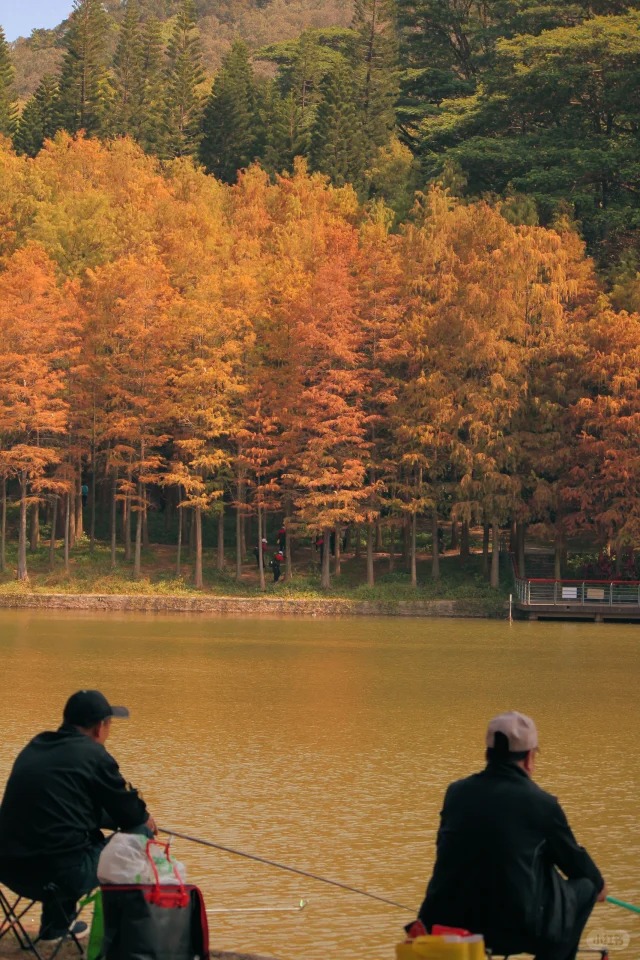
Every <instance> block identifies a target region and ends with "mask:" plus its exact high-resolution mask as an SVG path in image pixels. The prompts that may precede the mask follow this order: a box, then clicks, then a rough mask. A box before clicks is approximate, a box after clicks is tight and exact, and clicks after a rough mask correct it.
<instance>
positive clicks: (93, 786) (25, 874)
mask: <svg viewBox="0 0 640 960" xmlns="http://www.w3.org/2000/svg"><path fill="white" fill-rule="evenodd" d="M128 716H129V711H128V710H127V708H126V707H113V706H111V704H110V703H109V701H108V700H107V698H106V697H105V696H104V695H103V694H102V693H100V691H99V690H79V691H78V692H77V693H74V694H73V696H71V697H69V700H68V701H67V704H66V706H65V708H64V714H63V723H62V726H61V727H60V728H59V730H56V731H55V732H46V733H40V734H38V736H37V737H34V739H33V740H31V742H30V743H28V744H27V746H26V747H25V748H24V750H22V752H21V753H20V754H19V755H18V757H17V759H16V761H15V763H14V765H13V769H12V771H11V774H10V776H9V780H8V782H7V786H6V789H5V793H4V797H3V800H2V805H1V806H0V882H2V883H5V884H6V885H7V886H8V887H10V888H11V889H12V890H15V892H16V893H19V894H22V895H23V896H28V897H31V898H32V899H35V900H42V920H41V926H40V938H41V940H56V939H58V938H59V937H61V936H64V934H65V932H66V930H67V927H68V924H69V920H70V918H71V917H73V915H74V913H75V905H76V902H77V900H78V899H79V897H81V896H82V894H84V893H87V892H88V891H89V890H92V889H93V888H94V887H95V886H97V882H98V881H97V874H96V869H97V864H98V858H99V856H100V852H101V850H102V847H103V846H104V843H105V839H104V837H103V835H102V833H101V831H100V828H101V827H107V828H110V829H116V828H119V829H121V830H134V829H138V828H141V827H145V828H146V829H147V830H149V831H151V832H152V833H155V832H156V826H155V823H154V821H153V818H152V817H150V816H149V812H148V810H147V807H146V805H145V803H144V800H143V799H142V797H141V796H140V794H139V793H138V792H137V790H134V789H133V788H132V787H131V786H130V784H128V783H127V782H126V781H125V780H124V778H123V777H122V774H121V773H120V770H119V768H118V764H117V763H116V761H115V760H114V758H113V757H112V756H111V754H109V753H108V752H107V750H106V749H105V746H104V744H105V741H106V739H107V737H108V736H109V732H110V729H111V720H112V718H113V717H128ZM51 883H54V884H55V885H56V887H57V888H58V891H59V895H58V897H57V899H51V898H50V897H47V894H46V891H45V887H46V886H47V885H48V884H51Z"/></svg>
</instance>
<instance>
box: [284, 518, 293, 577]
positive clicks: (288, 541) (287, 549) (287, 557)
mask: <svg viewBox="0 0 640 960" xmlns="http://www.w3.org/2000/svg"><path fill="white" fill-rule="evenodd" d="M288 521H289V517H286V518H285V521H284V563H285V576H286V578H287V582H288V581H289V580H291V577H292V576H293V567H292V563H291V551H292V550H293V536H292V533H291V529H290V527H289V522H288Z"/></svg>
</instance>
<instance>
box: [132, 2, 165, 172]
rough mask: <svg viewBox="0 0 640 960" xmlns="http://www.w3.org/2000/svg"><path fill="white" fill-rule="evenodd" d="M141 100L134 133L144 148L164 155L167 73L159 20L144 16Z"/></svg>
mask: <svg viewBox="0 0 640 960" xmlns="http://www.w3.org/2000/svg"><path fill="white" fill-rule="evenodd" d="M141 46H142V82H143V91H142V103H141V106H140V117H139V129H138V132H137V133H136V137H137V139H138V141H139V142H140V144H141V146H142V147H143V149H144V150H146V151H148V152H149V153H155V154H157V155H164V154H165V153H166V150H165V148H164V144H165V141H166V136H167V129H166V123H165V110H166V100H167V96H166V89H167V88H166V77H165V59H166V58H165V51H164V42H163V39H162V24H161V22H160V21H159V20H156V19H154V18H152V19H150V20H147V22H146V23H145V25H144V28H143V32H142V41H141Z"/></svg>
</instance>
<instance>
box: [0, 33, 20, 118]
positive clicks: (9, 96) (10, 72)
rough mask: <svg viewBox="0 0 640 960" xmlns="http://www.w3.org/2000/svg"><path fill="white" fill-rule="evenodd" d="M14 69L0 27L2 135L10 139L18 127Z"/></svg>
mask: <svg viewBox="0 0 640 960" xmlns="http://www.w3.org/2000/svg"><path fill="white" fill-rule="evenodd" d="M13 77H14V68H13V63H12V62H11V54H10V52H9V44H8V43H7V40H6V37H5V35H4V30H3V29H2V27H0V133H4V134H5V135H6V136H7V137H10V136H11V134H12V133H13V131H14V130H15V126H16V117H17V108H16V96H15V92H14V87H13Z"/></svg>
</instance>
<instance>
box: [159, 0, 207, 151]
mask: <svg viewBox="0 0 640 960" xmlns="http://www.w3.org/2000/svg"><path fill="white" fill-rule="evenodd" d="M196 24H197V16H196V8H195V3H194V0H183V3H182V6H181V7H180V10H179V11H178V15H177V17H176V20H175V24H174V27H173V33H172V34H171V39H170V40H169V45H168V48H167V56H168V61H169V62H168V67H167V75H166V79H167V140H166V144H165V150H166V154H167V156H169V157H184V156H193V155H194V154H195V153H196V152H197V150H198V144H199V141H200V136H201V133H200V129H201V123H202V97H201V95H200V91H199V87H200V85H201V84H202V82H203V81H204V78H205V74H204V70H203V68H202V54H201V51H200V37H199V33H198V28H197V25H196Z"/></svg>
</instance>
